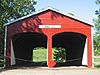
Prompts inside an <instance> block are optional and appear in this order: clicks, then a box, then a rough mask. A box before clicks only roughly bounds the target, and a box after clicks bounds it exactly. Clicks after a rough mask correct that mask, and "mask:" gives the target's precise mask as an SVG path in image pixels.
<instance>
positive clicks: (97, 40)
mask: <svg viewBox="0 0 100 75" xmlns="http://www.w3.org/2000/svg"><path fill="white" fill-rule="evenodd" d="M96 4H97V5H98V6H100V0H96ZM99 8H100V7H99ZM96 14H97V18H96V19H95V20H94V23H95V33H94V40H93V41H94V52H95V55H100V10H99V11H98V10H97V11H96Z"/></svg>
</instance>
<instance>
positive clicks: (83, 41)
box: [4, 8, 93, 67]
mask: <svg viewBox="0 0 100 75" xmlns="http://www.w3.org/2000/svg"><path fill="white" fill-rule="evenodd" d="M92 28H93V24H91V23H88V22H86V21H83V20H81V19H79V18H77V17H75V16H71V15H69V14H66V13H63V12H61V11H59V10H56V9H54V8H46V9H43V10H40V11H37V12H34V13H33V14H30V15H27V16H24V17H22V18H19V19H17V20H15V21H13V22H10V23H7V24H5V52H4V53H5V56H6V58H5V62H6V67H10V66H12V65H18V64H20V65H21V64H25V63H26V62H25V61H24V62H22V61H19V60H17V59H16V58H20V59H25V60H32V51H33V48H35V47H47V65H48V67H54V66H55V65H56V62H55V61H53V60H52V48H53V47H63V48H65V49H66V61H67V60H72V59H77V58H81V59H80V60H77V61H72V62H69V63H68V62H66V63H67V64H68V65H70V66H72V65H76V66H77V65H79V66H82V65H85V66H87V67H92V63H93V48H92V47H93V35H92V33H93V32H92Z"/></svg>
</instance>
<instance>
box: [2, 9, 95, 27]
mask: <svg viewBox="0 0 100 75" xmlns="http://www.w3.org/2000/svg"><path fill="white" fill-rule="evenodd" d="M47 10H52V11H55V12H58V13H60V14H63V15H65V16H67V17H70V18H72V19H75V20H78V21H80V22H83V23H86V24H88V25H90V26H94V24H93V23H90V22H88V21H85V20H83V19H81V18H78V17H76V16H72V15H70V14H66V13H64V12H62V11H60V10H58V9H54V8H51V7H48V8H45V9H42V10H39V11H36V12H33V13H32V14H29V15H27V16H24V17H21V18H18V19H16V20H14V21H11V22H9V23H6V24H4V26H7V25H10V24H12V23H14V22H17V21H20V20H23V19H25V18H28V17H30V16H33V15H36V14H39V13H41V12H44V11H47Z"/></svg>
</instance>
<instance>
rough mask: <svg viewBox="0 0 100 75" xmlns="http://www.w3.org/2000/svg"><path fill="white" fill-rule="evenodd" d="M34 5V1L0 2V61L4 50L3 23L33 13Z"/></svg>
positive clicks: (10, 0) (14, 0) (12, 0)
mask: <svg viewBox="0 0 100 75" xmlns="http://www.w3.org/2000/svg"><path fill="white" fill-rule="evenodd" d="M34 5H36V1H34V0H0V60H1V57H2V55H3V48H4V27H3V25H4V23H7V22H10V21H12V20H15V19H17V18H20V17H22V16H25V15H28V14H30V13H33V12H34V11H35V8H34ZM2 58H3V57H2ZM0 63H1V61H0Z"/></svg>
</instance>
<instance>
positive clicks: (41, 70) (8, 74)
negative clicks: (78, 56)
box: [0, 67, 100, 75]
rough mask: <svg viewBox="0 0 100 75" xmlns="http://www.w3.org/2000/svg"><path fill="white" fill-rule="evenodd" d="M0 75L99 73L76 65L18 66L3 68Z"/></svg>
mask: <svg viewBox="0 0 100 75" xmlns="http://www.w3.org/2000/svg"><path fill="white" fill-rule="evenodd" d="M0 75H100V70H98V69H89V68H83V67H82V68H81V67H79V68H77V67H70V68H69V67H60V68H50V69H49V68H47V67H36V68H18V69H10V70H5V71H2V72H1V73H0Z"/></svg>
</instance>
